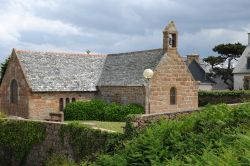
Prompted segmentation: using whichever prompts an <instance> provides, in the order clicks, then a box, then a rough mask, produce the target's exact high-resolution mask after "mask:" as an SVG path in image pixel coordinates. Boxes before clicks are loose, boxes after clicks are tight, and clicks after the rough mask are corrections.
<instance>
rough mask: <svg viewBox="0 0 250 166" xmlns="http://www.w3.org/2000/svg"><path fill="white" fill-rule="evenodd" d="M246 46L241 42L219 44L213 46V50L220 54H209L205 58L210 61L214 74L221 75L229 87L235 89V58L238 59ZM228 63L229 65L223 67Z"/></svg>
mask: <svg viewBox="0 0 250 166" xmlns="http://www.w3.org/2000/svg"><path fill="white" fill-rule="evenodd" d="M245 48H246V46H244V45H242V44H241V43H234V44H231V43H228V44H219V45H217V46H215V47H214V48H213V51H214V52H216V53H218V54H219V56H209V57H207V58H204V59H203V60H204V61H205V62H207V63H209V64H210V65H211V67H212V73H213V76H218V77H220V78H221V79H222V80H223V81H224V83H225V84H226V85H227V86H228V89H233V65H232V62H233V60H237V58H239V57H240V56H241V54H242V53H243V51H244V49H245ZM225 63H227V67H226V68H225V67H222V66H223V65H221V64H225Z"/></svg>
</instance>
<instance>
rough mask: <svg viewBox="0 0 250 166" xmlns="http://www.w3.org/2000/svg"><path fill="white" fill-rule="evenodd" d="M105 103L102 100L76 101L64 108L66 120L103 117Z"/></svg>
mask: <svg viewBox="0 0 250 166" xmlns="http://www.w3.org/2000/svg"><path fill="white" fill-rule="evenodd" d="M106 105H107V103H105V102H104V101H102V100H92V101H76V102H72V103H70V104H68V105H67V106H66V108H65V109H64V116H65V119H66V120H98V119H103V118H104V111H103V108H104V107H105V106H106Z"/></svg>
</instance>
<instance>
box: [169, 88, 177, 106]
mask: <svg viewBox="0 0 250 166" xmlns="http://www.w3.org/2000/svg"><path fill="white" fill-rule="evenodd" d="M170 104H171V105H175V104H176V88H175V87H172V88H171V89H170Z"/></svg>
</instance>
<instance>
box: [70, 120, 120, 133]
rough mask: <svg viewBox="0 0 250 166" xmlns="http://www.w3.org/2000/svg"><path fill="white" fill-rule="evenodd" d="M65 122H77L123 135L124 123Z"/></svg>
mask: <svg viewBox="0 0 250 166" xmlns="http://www.w3.org/2000/svg"><path fill="white" fill-rule="evenodd" d="M65 122H66V123H70V122H79V123H82V124H85V125H89V126H92V127H97V128H102V129H107V130H111V131H115V132H118V133H123V127H124V126H125V122H105V121H65Z"/></svg>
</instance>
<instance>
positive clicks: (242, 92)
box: [199, 90, 250, 97]
mask: <svg viewBox="0 0 250 166" xmlns="http://www.w3.org/2000/svg"><path fill="white" fill-rule="evenodd" d="M240 95H250V90H214V91H199V96H234V97H239V96H240Z"/></svg>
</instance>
